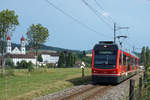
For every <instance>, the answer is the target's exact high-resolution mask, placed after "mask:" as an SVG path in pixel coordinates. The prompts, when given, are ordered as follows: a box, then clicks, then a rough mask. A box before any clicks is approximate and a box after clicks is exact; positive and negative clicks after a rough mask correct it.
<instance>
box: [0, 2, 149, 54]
mask: <svg viewBox="0 0 150 100" xmlns="http://www.w3.org/2000/svg"><path fill="white" fill-rule="evenodd" d="M85 1H86V3H88V5H90V7H92V9H94V11H93V10H91V9H89V7H88V6H87V5H86V4H85V3H84V2H83V1H82V0H49V2H51V3H52V4H54V5H55V6H56V7H58V8H59V9H61V10H63V11H64V12H65V14H67V15H69V16H71V18H70V17H69V16H66V15H65V14H64V13H62V12H60V11H59V10H58V9H56V8H54V7H53V6H51V5H50V4H49V3H48V2H47V0H1V1H0V11H2V10H5V9H9V10H14V11H15V13H16V14H17V15H18V16H19V23H20V24H19V26H17V27H16V30H15V31H14V32H13V36H12V42H14V43H20V38H21V36H22V35H23V36H25V37H26V35H25V34H26V32H27V30H28V29H29V27H30V26H31V25H32V24H39V23H40V24H42V25H43V26H44V27H47V28H48V30H49V34H50V35H49V37H48V39H47V41H46V43H45V44H46V45H48V46H54V47H61V48H66V49H74V50H90V49H92V48H93V46H94V45H95V44H96V43H98V42H99V41H106V40H108V41H112V40H113V23H114V22H116V23H117V27H129V29H122V30H118V31H117V36H119V35H127V36H128V38H127V39H121V41H123V46H124V48H130V49H132V48H133V47H135V48H137V50H138V51H140V49H139V48H141V47H142V46H150V1H148V0H85Z"/></svg>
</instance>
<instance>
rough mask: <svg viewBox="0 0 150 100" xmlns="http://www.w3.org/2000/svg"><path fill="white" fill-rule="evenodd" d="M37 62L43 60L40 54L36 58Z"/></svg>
mask: <svg viewBox="0 0 150 100" xmlns="http://www.w3.org/2000/svg"><path fill="white" fill-rule="evenodd" d="M37 61H39V62H43V58H42V55H41V54H40V55H38V57H37Z"/></svg>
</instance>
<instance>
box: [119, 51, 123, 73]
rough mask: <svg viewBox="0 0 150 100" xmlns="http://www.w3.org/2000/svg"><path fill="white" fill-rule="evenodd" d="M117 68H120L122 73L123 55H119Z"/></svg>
mask: <svg viewBox="0 0 150 100" xmlns="http://www.w3.org/2000/svg"><path fill="white" fill-rule="evenodd" d="M119 66H120V70H121V73H122V72H123V55H122V53H120V56H119Z"/></svg>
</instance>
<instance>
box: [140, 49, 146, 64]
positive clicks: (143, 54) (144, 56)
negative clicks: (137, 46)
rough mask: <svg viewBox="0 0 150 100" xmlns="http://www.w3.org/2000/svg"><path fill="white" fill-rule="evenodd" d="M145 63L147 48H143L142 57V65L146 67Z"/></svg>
mask: <svg viewBox="0 0 150 100" xmlns="http://www.w3.org/2000/svg"><path fill="white" fill-rule="evenodd" d="M145 61H146V54H145V47H143V48H142V51H141V56H140V63H141V64H142V65H144V66H145Z"/></svg>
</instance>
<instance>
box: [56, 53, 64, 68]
mask: <svg viewBox="0 0 150 100" xmlns="http://www.w3.org/2000/svg"><path fill="white" fill-rule="evenodd" d="M65 62H66V61H65V54H64V52H61V54H60V57H59V61H58V67H59V68H60V67H65V66H66V64H65Z"/></svg>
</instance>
